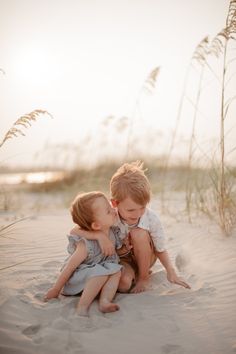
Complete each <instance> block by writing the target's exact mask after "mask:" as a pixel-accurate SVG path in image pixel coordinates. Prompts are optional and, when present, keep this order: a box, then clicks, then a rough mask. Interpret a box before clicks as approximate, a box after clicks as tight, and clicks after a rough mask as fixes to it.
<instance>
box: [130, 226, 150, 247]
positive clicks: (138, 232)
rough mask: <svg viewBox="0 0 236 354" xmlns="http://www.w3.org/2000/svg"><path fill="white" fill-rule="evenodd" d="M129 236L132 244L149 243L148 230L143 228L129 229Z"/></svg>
mask: <svg viewBox="0 0 236 354" xmlns="http://www.w3.org/2000/svg"><path fill="white" fill-rule="evenodd" d="M130 237H131V241H132V244H133V246H135V245H139V244H143V243H148V244H150V235H149V233H148V231H146V230H144V229H139V228H137V229H133V230H131V231H130Z"/></svg>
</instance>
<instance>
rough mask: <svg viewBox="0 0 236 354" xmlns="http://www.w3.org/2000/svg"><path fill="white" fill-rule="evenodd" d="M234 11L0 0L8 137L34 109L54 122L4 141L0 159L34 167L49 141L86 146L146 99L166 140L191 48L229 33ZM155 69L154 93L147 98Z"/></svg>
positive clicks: (157, 1) (81, 0)
mask: <svg viewBox="0 0 236 354" xmlns="http://www.w3.org/2000/svg"><path fill="white" fill-rule="evenodd" d="M228 4H229V2H228V1H226V0H198V1H195V0H175V1H166V0H119V1H118V0H97V1H96V0H93V1H92V0H77V1H76V0H40V1H38V0H20V1H18V0H0V53H1V55H0V68H2V69H4V71H5V73H6V74H5V75H2V74H1V73H0V92H1V96H0V97H1V104H0V122H1V129H0V136H1V137H3V135H4V134H5V133H6V131H7V130H8V129H9V128H10V127H11V125H12V124H13V122H14V121H15V120H16V119H17V118H19V117H20V116H21V115H23V114H24V113H28V112H30V111H32V110H34V109H39V108H40V109H45V110H47V111H49V112H50V113H51V114H52V115H53V116H54V119H53V120H51V119H49V118H47V117H41V118H40V119H39V120H38V121H37V122H36V123H34V124H33V127H32V128H30V129H29V130H27V131H26V137H19V138H17V139H15V140H14V141H13V140H11V141H8V142H6V144H5V146H4V147H3V148H2V149H1V158H0V160H1V161H2V162H4V163H9V164H21V163H23V164H26V163H29V162H32V161H33V160H34V152H35V151H38V150H40V149H42V147H43V146H44V144H45V142H47V143H49V144H53V143H67V144H69V143H79V142H80V141H81V139H82V136H83V135H85V134H86V133H88V132H92V133H93V134H95V135H96V131H97V134H99V128H98V126H99V124H100V123H101V122H102V121H103V120H104V119H105V118H106V117H107V116H109V115H114V116H115V117H117V118H119V117H122V116H128V117H130V116H132V114H134V107H135V102H136V101H137V98H138V97H139V100H140V107H141V111H142V119H143V122H145V125H146V126H150V127H153V129H156V130H158V131H160V132H163V134H166V136H168V134H170V132H171V130H172V129H173V127H174V124H175V120H176V114H177V107H178V103H179V100H180V95H181V90H182V86H183V79H184V74H185V72H186V69H187V66H188V63H189V60H190V58H191V56H192V53H193V50H194V49H195V47H196V45H197V44H198V43H199V42H200V41H201V40H202V39H203V38H204V37H205V36H206V35H210V37H211V38H212V37H214V36H215V35H216V34H217V33H218V32H219V30H221V29H222V28H223V27H224V25H225V19H226V15H227V11H228ZM157 66H161V71H160V75H159V77H158V80H157V85H156V90H155V92H154V93H153V95H152V96H145V95H143V96H142V97H140V95H139V93H140V88H141V87H142V85H143V83H144V80H145V79H146V78H147V76H148V74H149V73H150V72H151V71H152V70H153V69H154V68H155V67H157ZM211 79H212V78H211ZM150 129H152V128H150ZM204 130H205V126H204V128H203V131H204ZM213 130H214V129H213ZM183 134H184V130H183Z"/></svg>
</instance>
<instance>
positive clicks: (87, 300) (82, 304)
mask: <svg viewBox="0 0 236 354" xmlns="http://www.w3.org/2000/svg"><path fill="white" fill-rule="evenodd" d="M107 279H108V276H107V275H102V276H97V277H92V278H91V279H89V280H88V282H87V283H86V285H85V288H84V291H83V293H82V295H81V297H80V299H79V302H78V305H77V313H78V314H79V315H81V316H88V309H89V306H90V305H91V303H92V302H93V300H94V299H95V297H96V296H97V294H98V293H99V291H100V290H101V288H102V287H103V285H104V284H105V282H106V281H107Z"/></svg>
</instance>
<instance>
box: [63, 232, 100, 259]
mask: <svg viewBox="0 0 236 354" xmlns="http://www.w3.org/2000/svg"><path fill="white" fill-rule="evenodd" d="M67 238H68V241H69V243H68V246H67V251H68V253H69V254H73V253H74V252H75V250H76V247H77V244H78V242H81V241H84V243H85V246H86V249H87V252H88V257H87V258H90V257H93V255H94V243H93V242H90V241H89V240H86V239H85V238H83V237H81V236H78V235H68V236H67Z"/></svg>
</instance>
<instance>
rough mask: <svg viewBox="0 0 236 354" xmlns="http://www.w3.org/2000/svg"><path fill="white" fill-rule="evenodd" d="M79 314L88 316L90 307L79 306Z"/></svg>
mask: <svg viewBox="0 0 236 354" xmlns="http://www.w3.org/2000/svg"><path fill="white" fill-rule="evenodd" d="M76 311H77V314H78V315H79V316H83V317H88V309H87V308H85V307H83V306H77V309H76Z"/></svg>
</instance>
